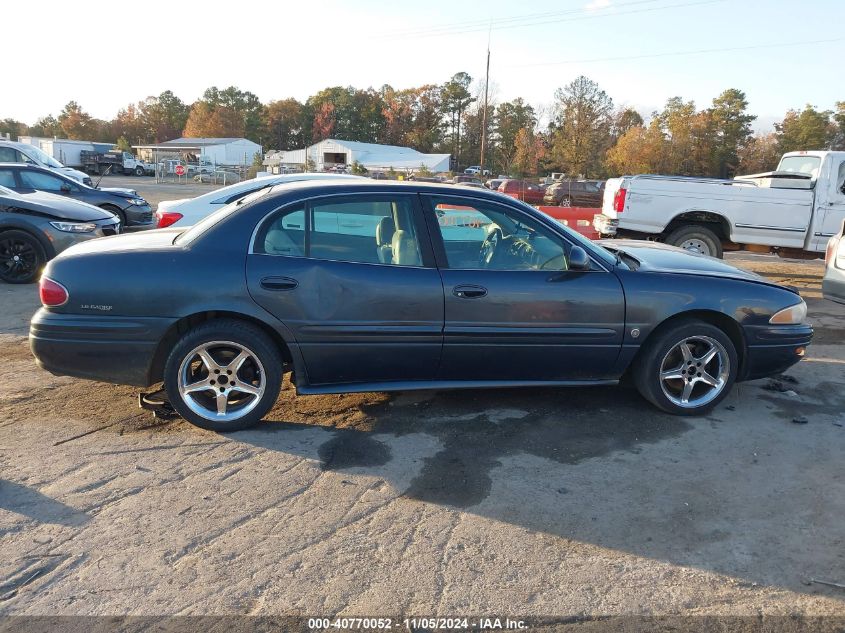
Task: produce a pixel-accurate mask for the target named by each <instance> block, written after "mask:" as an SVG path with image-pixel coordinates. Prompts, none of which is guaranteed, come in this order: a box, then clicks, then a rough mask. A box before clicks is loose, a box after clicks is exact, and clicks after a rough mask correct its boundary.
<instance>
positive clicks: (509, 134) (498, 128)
mask: <svg viewBox="0 0 845 633" xmlns="http://www.w3.org/2000/svg"><path fill="white" fill-rule="evenodd" d="M536 125H537V115H536V113H535V112H534V108H533V107H531V106H530V105H529V104H527V103H525V101H523V99H522V97H517V98H516V99H514V100H513V101H506V102H505V103H502V104H499V106H498V107H497V108H496V114H495V116H494V117H493V134H492V137H493V141H494V144H495V153H494V155H495V158H496V161H495V163H494V164H495V165H496V166H497V167H499V168H500V170H501V171H502V172H503V173H509V172H510V171H511V165H512V164H513V161H514V159H515V157H516V138H517V135H518V134H519V131H520V130H523V129H527V130H531V131H532V132H533V130H534V128H535V127H536Z"/></svg>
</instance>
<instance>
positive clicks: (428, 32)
mask: <svg viewBox="0 0 845 633" xmlns="http://www.w3.org/2000/svg"><path fill="white" fill-rule="evenodd" d="M653 1H655V0H638V1H637V2H630V3H627V4H640V3H643V2H653ZM726 1H727V0H697V1H696V2H682V3H678V4H670V5H663V6H659V7H646V8H641V9H631V10H629V11H617V10H615V7H614V6H613V5H610V6H608V7H603V8H602V9H596V10H595V11H599V10H601V11H602V13H600V14H595V15H594V14H593V13H595V11H589V12H586V13H589V15H580V16H576V17H569V18H559V19H552V20H550V19H548V18H547V17H545V18H544V19H543V20H540V21H533V22H525V23H523V24H504V25H501V26H495V25H494V27H493V28H494V29H498V30H503V29H516V28H524V27H530V26H544V25H547V24H560V23H561V22H579V21H581V20H596V19H601V18H609V17H616V16H621V15H631V14H635V13H649V12H652V11H663V10H665V9H679V8H685V7H693V6H698V5H703V4H715V3H717V2H726ZM616 6H620V5H616ZM609 9H614V10H613V11H610V10H609ZM573 13H585V11H584V10H580V11H579V12H575V11H573ZM547 15H548V14H547ZM476 24H478V23H476ZM448 28H449V27H441V30H434V29H423V30H420V31H418V32H411V33H404V34H401V33H400V34H395V33H391V34H390V35H386V36H384V37H383V38H377V39H385V40H391V39H417V38H428V37H444V36H450V35H463V34H466V33H478V32H481V31H485V30H487V29H488V28H489V26H486V25H478V26H473V27H471V28H460V29H455V30H447V29H448Z"/></svg>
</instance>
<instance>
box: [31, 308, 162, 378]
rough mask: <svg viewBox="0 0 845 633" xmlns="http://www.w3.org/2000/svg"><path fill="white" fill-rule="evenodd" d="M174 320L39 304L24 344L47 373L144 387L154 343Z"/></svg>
mask: <svg viewBox="0 0 845 633" xmlns="http://www.w3.org/2000/svg"><path fill="white" fill-rule="evenodd" d="M173 322H174V320H173V319H168V318H161V317H118V316H104V315H100V314H91V315H87V314H58V313H54V312H50V311H49V310H46V309H44V308H41V309H40V310H39V311H38V312H36V313H35V316H33V317H32V321H31V322H30V326H29V345H30V349H31V350H32V353H33V355H34V356H35V361H36V363H37V364H38V366H39V367H41V368H42V369H45V370H47V371H49V372H50V373H51V374H56V375H59V376H74V377H76V378H88V379H90V380H99V381H101V382H111V383H116V384H120V385H135V386H138V387H147V386H149V385H150V384H151V378H150V373H151V367H152V362H153V358H154V357H155V353H156V350H157V349H158V345H159V342H160V341H161V340H162V338H163V337H164V334H165V333H166V332H167V330H168V328H169V327H170V326H171V325H172V323H173Z"/></svg>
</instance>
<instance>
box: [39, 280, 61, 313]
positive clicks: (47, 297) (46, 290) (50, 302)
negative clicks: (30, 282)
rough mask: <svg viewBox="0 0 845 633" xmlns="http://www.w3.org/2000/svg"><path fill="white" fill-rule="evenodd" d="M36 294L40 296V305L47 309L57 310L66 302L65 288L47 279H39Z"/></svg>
mask: <svg viewBox="0 0 845 633" xmlns="http://www.w3.org/2000/svg"><path fill="white" fill-rule="evenodd" d="M38 294H39V295H40V296H41V303H42V304H44V305H45V306H46V307H48V308H58V307H59V306H63V305H64V304H66V303H67V300H68V293H67V288H65V287H64V286H63V285H62V284H60V283H59V282H58V281H53V280H52V279H50V278H49V277H42V278H41V283H40V284H39V285H38Z"/></svg>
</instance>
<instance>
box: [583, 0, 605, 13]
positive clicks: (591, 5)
mask: <svg viewBox="0 0 845 633" xmlns="http://www.w3.org/2000/svg"><path fill="white" fill-rule="evenodd" d="M609 6H610V0H590V2H588V3H587V4H586V5H584V8H585V9H586V10H587V11H595V10H597V9H606V8H607V7H609Z"/></svg>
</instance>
